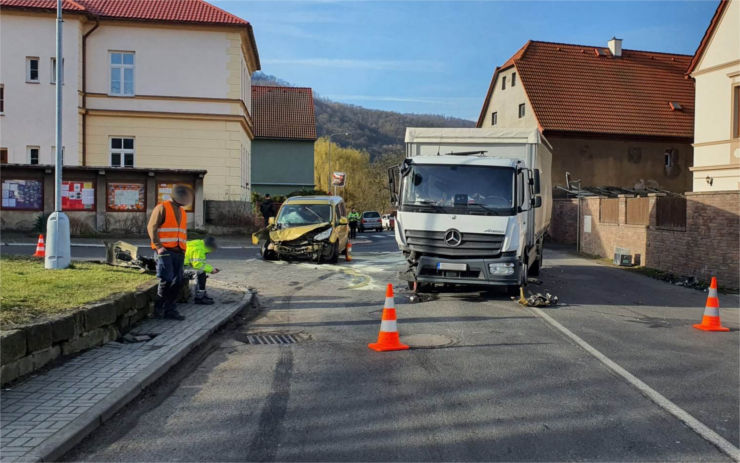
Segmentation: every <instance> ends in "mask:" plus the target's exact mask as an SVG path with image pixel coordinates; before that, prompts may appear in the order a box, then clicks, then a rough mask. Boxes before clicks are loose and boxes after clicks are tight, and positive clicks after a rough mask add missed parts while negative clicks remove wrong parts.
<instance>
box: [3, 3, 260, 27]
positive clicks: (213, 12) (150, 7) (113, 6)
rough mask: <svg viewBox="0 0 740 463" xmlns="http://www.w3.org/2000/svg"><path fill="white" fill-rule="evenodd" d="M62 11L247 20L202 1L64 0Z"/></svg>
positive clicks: (204, 21)
mask: <svg viewBox="0 0 740 463" xmlns="http://www.w3.org/2000/svg"><path fill="white" fill-rule="evenodd" d="M0 7H3V8H7V7H11V8H31V9H37V8H38V9H56V0H0ZM62 7H63V8H64V10H66V11H70V12H85V13H89V14H91V15H94V16H98V17H101V18H106V19H126V20H137V21H163V22H177V23H190V24H214V25H237V26H246V25H248V24H249V23H248V22H247V21H245V20H243V19H241V18H239V17H237V16H234V15H233V14H231V13H227V12H226V11H224V10H222V9H221V8H218V7H215V6H213V5H211V4H210V3H207V2H205V1H203V0H75V1H73V0H64V4H63V5H62Z"/></svg>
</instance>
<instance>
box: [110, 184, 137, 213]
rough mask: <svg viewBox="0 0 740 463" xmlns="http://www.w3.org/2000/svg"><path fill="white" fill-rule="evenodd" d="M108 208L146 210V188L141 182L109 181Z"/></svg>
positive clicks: (118, 210)
mask: <svg viewBox="0 0 740 463" xmlns="http://www.w3.org/2000/svg"><path fill="white" fill-rule="evenodd" d="M107 198H108V201H107V203H108V210H110V211H116V212H143V211H145V210H146V189H145V186H144V184H143V183H109V184H108V194H107Z"/></svg>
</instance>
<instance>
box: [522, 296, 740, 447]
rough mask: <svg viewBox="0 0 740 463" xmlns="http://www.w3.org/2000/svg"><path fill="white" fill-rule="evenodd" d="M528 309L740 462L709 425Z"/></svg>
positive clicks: (561, 327)
mask: <svg viewBox="0 0 740 463" xmlns="http://www.w3.org/2000/svg"><path fill="white" fill-rule="evenodd" d="M528 308H529V309H530V310H532V311H533V312H534V313H535V314H536V315H538V316H540V317H541V318H542V319H543V320H545V321H546V322H547V323H549V324H550V325H552V326H553V327H554V328H555V329H557V330H558V331H560V332H561V333H563V334H564V335H566V336H567V337H569V338H570V339H571V340H573V342H575V343H576V344H578V345H579V346H581V347H582V348H583V350H585V351H586V352H588V353H589V354H591V355H593V356H594V357H596V359H597V360H599V361H600V362H601V363H603V364H604V365H606V366H607V368H609V369H610V370H612V371H613V372H614V373H616V374H618V375H619V376H621V377H622V378H624V379H625V380H627V382H629V383H630V384H631V385H633V386H634V387H636V388H637V389H638V390H639V391H640V392H641V393H642V394H643V395H645V396H646V397H647V398H649V399H650V400H652V401H653V402H655V403H656V404H657V405H658V406H659V407H661V408H663V409H664V410H665V411H667V412H668V413H670V414H672V415H673V416H675V417H676V418H678V419H679V420H681V421H683V422H684V424H686V426H688V427H690V428H691V429H693V430H694V432H696V433H697V434H699V435H700V436H701V437H703V438H704V439H706V440H707V441H709V442H711V443H712V444H714V445H715V446H717V448H719V449H720V450H721V451H723V452H724V453H726V454H727V455H729V456H730V458H732V459H734V460H735V461H740V449H738V448H737V447H735V446H734V445H732V444H731V443H730V442H729V441H728V440H727V439H725V438H724V437H722V436H720V435H719V434H717V433H716V432H714V431H713V430H712V429H710V428H709V427H708V426H707V425H705V424H704V423H702V422H701V421H699V420H697V419H696V418H694V417H693V416H691V415H690V414H689V413H688V412H687V411H686V410H684V409H682V408H681V407H679V406H678V405H676V404H674V403H673V402H671V401H670V400H668V399H667V398H666V397H664V396H663V395H662V394H660V393H659V392H658V391H656V390H655V389H653V388H651V387H650V386H648V385H647V384H645V383H644V382H643V381H642V380H640V378H638V377H636V376H635V375H633V374H632V373H630V372H629V371H627V370H625V369H624V368H622V367H621V366H619V365H618V364H617V363H615V362H614V361H613V360H611V359H610V358H609V357H607V356H606V355H604V354H602V353H601V352H599V351H598V350H596V348H594V347H593V346H591V345H590V344H589V343H587V342H586V341H584V340H583V339H581V338H580V337H578V336H577V335H576V334H575V333H573V332H572V331H570V330H569V329H568V328H566V327H564V326H563V325H561V324H560V323H558V322H557V321H555V319H553V318H552V317H550V316H549V315H547V314H546V313H545V312H543V311H542V310H540V309H538V308H536V307H528Z"/></svg>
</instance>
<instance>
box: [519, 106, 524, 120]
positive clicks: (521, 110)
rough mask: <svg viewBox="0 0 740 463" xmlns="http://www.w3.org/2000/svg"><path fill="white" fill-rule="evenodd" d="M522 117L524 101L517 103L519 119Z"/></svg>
mask: <svg viewBox="0 0 740 463" xmlns="http://www.w3.org/2000/svg"><path fill="white" fill-rule="evenodd" d="M522 117H524V103H522V104H520V105H519V119H521V118H522Z"/></svg>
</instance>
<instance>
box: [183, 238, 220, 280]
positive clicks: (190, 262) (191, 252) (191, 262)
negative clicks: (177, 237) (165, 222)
mask: <svg viewBox="0 0 740 463" xmlns="http://www.w3.org/2000/svg"><path fill="white" fill-rule="evenodd" d="M209 252H211V249H210V248H208V247H206V245H205V243H204V242H203V240H191V241H188V246H187V248H186V249H185V266H188V267H192V268H194V269H196V270H203V271H204V272H206V273H211V272H213V267H212V266H211V265H209V264H207V263H206V254H208V253H209Z"/></svg>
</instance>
